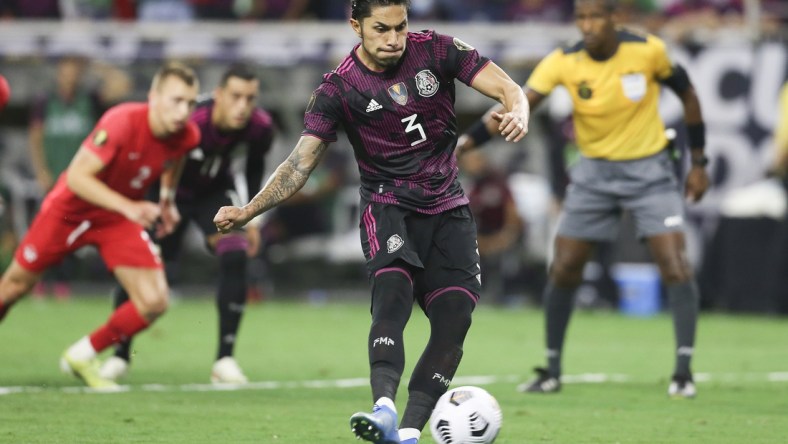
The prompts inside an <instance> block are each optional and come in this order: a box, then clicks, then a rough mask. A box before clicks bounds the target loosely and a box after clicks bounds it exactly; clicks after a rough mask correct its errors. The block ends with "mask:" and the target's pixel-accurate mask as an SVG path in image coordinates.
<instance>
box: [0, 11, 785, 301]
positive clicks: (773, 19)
mask: <svg viewBox="0 0 788 444" xmlns="http://www.w3.org/2000/svg"><path fill="white" fill-rule="evenodd" d="M620 3H621V4H622V7H623V11H624V13H625V21H626V22H627V23H629V24H630V25H632V26H634V27H638V28H641V29H645V30H648V31H651V32H655V33H657V34H658V35H660V36H661V37H663V38H664V39H666V41H667V42H668V43H669V46H670V52H671V53H672V55H673V57H674V58H675V60H676V61H679V62H681V63H682V64H683V65H684V66H686V67H687V69H688V71H689V73H690V75H691V77H692V79H693V81H694V83H695V85H696V88H697V89H698V93H699V96H700V99H701V104H702V106H703V112H704V117H705V120H706V126H707V129H708V135H707V138H708V147H707V151H708V152H709V155H710V157H711V164H710V171H711V173H712V178H713V187H712V189H711V190H710V192H709V193H708V195H707V196H706V198H705V199H704V200H703V202H702V203H700V204H698V205H693V206H691V207H689V209H688V211H689V214H690V216H691V219H692V225H691V229H690V231H689V233H688V236H689V239H690V243H691V247H690V251H691V255H692V258H691V259H692V262H693V263H694V265H695V268H696V270H697V272H698V275H699V279H700V282H701V286H702V289H703V297H704V301H703V305H704V308H706V309H708V310H721V311H737V312H738V311H748V312H756V313H770V314H775V313H783V314H785V313H788V285H785V283H786V282H785V279H786V276H788V273H786V272H785V270H786V269H787V268H788V262H787V261H788V257H787V256H788V229H787V228H786V223H785V222H784V220H785V217H784V216H785V206H786V205H785V192H784V189H783V188H782V187H780V186H777V185H776V184H775V183H772V182H770V181H765V180H764V178H765V176H766V172H767V171H768V169H769V167H770V166H771V164H772V161H773V158H774V154H775V148H774V146H773V145H774V144H773V133H774V131H775V129H776V125H777V117H778V93H779V91H780V89H781V87H782V85H783V84H784V83H785V81H786V78H788V47H787V46H786V38H788V24H787V23H788V2H785V1H780V0H777V1H768V0H760V1H759V0H699V1H687V2H682V1H674V0H622V1H621V2H620ZM347 8H348V6H347V2H344V1H331V0H315V1H309V0H291V1H272V0H235V1H232V0H138V1H134V0H103V1H102V0H59V1H58V0H36V1H27V0H25V1H21V0H0V17H2V21H0V73H2V74H3V75H4V76H5V77H6V78H8V80H9V82H10V84H11V88H12V90H13V93H12V97H11V101H10V104H9V106H8V107H7V108H6V109H5V110H4V111H3V112H2V114H1V115H0V146H1V148H0V171H1V172H0V175H1V176H0V187H2V193H3V196H4V198H5V208H4V212H3V220H2V230H3V234H2V242H0V250H1V251H2V253H1V254H0V259H2V261H3V263H7V261H8V259H9V257H10V255H11V254H12V252H13V248H14V245H15V242H16V239H18V237H19V236H20V235H21V234H23V233H24V231H25V229H26V226H27V223H28V221H29V220H30V215H31V214H32V212H34V211H35V209H36V206H37V204H38V202H39V200H40V198H41V195H42V190H41V188H40V186H39V185H38V183H37V181H36V179H35V174H34V171H33V168H32V166H31V163H30V155H29V123H30V116H31V113H32V112H33V108H34V103H35V100H36V98H37V97H39V96H41V95H44V94H48V93H49V92H51V91H52V90H53V89H54V85H55V82H56V76H57V75H56V72H57V71H56V66H57V63H58V61H59V60H61V59H63V58H64V57H77V58H80V59H82V60H83V61H84V62H86V67H85V71H84V72H83V75H82V76H81V78H80V84H82V85H83V86H84V87H85V88H88V89H92V90H96V91H101V93H102V94H103V95H104V97H105V99H106V100H107V101H108V102H109V103H112V102H117V101H121V100H144V99H145V93H146V90H147V87H148V85H149V79H150V77H151V75H152V73H153V72H154V70H155V69H156V67H157V66H158V65H159V64H160V63H161V62H162V61H163V60H168V59H179V60H183V61H186V62H188V63H190V64H191V65H192V66H194V67H195V68H196V69H197V70H198V72H199V75H200V77H201V81H202V89H203V91H209V90H210V89H211V88H212V87H213V86H214V85H215V84H216V83H217V81H218V79H219V75H220V74H221V72H222V71H223V69H224V68H225V67H226V66H228V65H229V64H230V63H233V62H235V61H246V62H249V63H251V64H253V65H254V66H255V67H256V69H257V70H258V72H259V74H260V77H261V84H262V88H261V99H260V105H262V106H263V107H264V108H266V109H267V110H269V111H270V112H271V113H272V114H273V115H274V116H275V120H276V123H277V126H278V128H279V130H280V132H279V135H278V137H277V140H276V143H275V150H274V152H272V153H270V154H269V156H268V158H267V161H268V162H267V163H268V170H269V171H270V170H271V168H272V167H275V166H276V165H277V164H278V163H279V162H280V161H281V160H282V159H283V158H284V157H285V156H286V154H287V153H289V151H290V150H291V148H292V146H293V144H294V143H295V141H296V140H297V138H298V136H299V134H300V130H301V128H302V117H303V111H304V108H305V105H306V102H307V99H308V98H309V95H310V93H311V91H312V89H313V88H314V87H315V86H316V85H317V84H318V83H319V81H320V76H321V75H322V74H323V73H324V72H326V71H328V70H331V69H332V68H333V67H334V66H336V64H337V63H338V61H339V60H340V59H341V58H342V57H343V56H345V55H346V54H347V53H348V51H349V50H350V48H351V47H352V46H353V45H354V44H355V43H356V40H357V38H356V36H355V35H354V34H353V33H352V32H351V30H350V28H349V26H348V25H347V23H346V21H345V17H346V13H347ZM571 9H572V2H571V1H569V0H566V1H564V0H495V1H494V0H488V1H481V0H413V5H412V11H411V28H412V29H414V30H418V29H425V28H434V29H436V30H438V31H439V32H442V33H446V34H451V35H456V36H458V37H460V38H462V39H463V40H464V41H466V42H468V43H470V44H471V45H473V46H475V47H477V48H478V49H479V50H480V52H481V53H482V54H484V55H487V56H489V57H491V58H492V59H493V60H494V61H496V62H497V63H498V64H500V65H501V66H502V67H504V69H506V70H507V72H508V73H509V74H510V75H511V76H512V77H513V78H514V79H515V80H516V81H517V82H518V83H524V81H525V80H526V79H527V77H528V75H529V72H530V70H531V69H532V68H533V67H534V65H535V63H536V62H537V61H538V60H539V59H540V58H541V57H543V56H544V55H546V54H547V53H548V52H549V51H550V50H551V49H553V48H554V47H555V46H557V45H560V44H562V43H566V42H569V41H571V40H573V39H575V38H577V36H578V34H577V32H576V30H575V29H574V27H573V24H572V21H571V13H572V11H571ZM491 105H492V102H491V101H490V100H487V99H485V98H484V97H481V96H480V95H478V94H473V93H472V92H470V90H469V89H468V88H463V87H460V88H458V97H457V109H458V112H459V116H458V117H459V123H460V128H461V129H463V128H466V127H467V126H468V125H469V124H470V123H471V122H473V121H474V120H475V119H476V118H478V117H479V116H480V115H481V114H482V113H483V112H484V111H486V110H487V109H488V108H489V106H491ZM661 110H662V114H663V116H664V117H665V121H666V122H667V124H668V126H669V127H670V128H671V129H673V130H674V131H675V132H676V134H677V143H679V145H681V144H682V143H683V126H682V124H681V120H682V110H681V106H680V102H679V101H678V100H677V99H676V98H675V97H674V96H673V95H672V93H670V92H665V94H664V96H663V100H662V103H661ZM569 113H570V103H569V101H568V99H567V98H566V97H564V96H562V95H561V94H554V95H553V97H551V99H550V101H549V103H548V104H547V106H542V107H541V108H540V109H539V111H538V112H536V113H535V115H534V116H533V122H532V124H531V134H530V135H529V136H528V137H527V139H526V140H525V141H524V142H522V143H520V144H518V145H517V146H514V147H512V146H507V145H505V144H503V143H500V142H498V143H492V144H491V146H490V147H489V148H487V149H486V153H487V155H488V156H489V157H490V158H491V160H492V163H493V164H494V165H495V166H496V167H497V168H499V169H500V170H502V171H503V172H505V173H506V174H507V176H508V178H509V183H510V186H511V187H512V189H513V192H514V194H515V197H516V201H517V204H518V209H519V213H520V215H521V217H522V218H523V220H524V221H525V226H526V234H525V235H524V236H523V237H522V239H521V241H520V245H518V246H517V248H515V251H514V253H513V255H512V256H511V257H510V258H509V259H507V261H506V263H505V264H503V265H501V267H503V268H506V269H507V270H509V271H508V272H507V273H504V274H505V276H503V277H502V278H501V279H506V280H508V282H507V283H506V285H505V290H503V291H505V293H506V294H504V295H503V297H502V298H501V299H499V300H497V302H501V303H504V304H521V303H526V304H532V303H533V304H538V303H539V298H540V294H541V287H542V285H543V279H544V277H543V276H544V270H545V263H546V261H547V247H548V244H549V240H550V233H551V230H552V227H553V225H554V222H555V214H556V212H555V202H556V198H557V197H560V195H561V190H562V187H563V185H564V184H563V183H562V180H563V179H562V178H563V176H562V171H561V170H562V165H563V161H564V160H565V157H566V156H569V154H567V153H570V152H571V149H572V145H571V129H570V128H567V126H568V123H567V120H568V119H567V117H568V115H569ZM330 151H331V152H332V153H333V154H332V158H331V160H327V161H325V162H324V165H323V167H322V170H321V173H318V174H316V175H315V177H313V178H312V179H311V180H310V184H309V185H308V186H307V189H306V190H305V192H304V193H303V197H304V198H303V199H302V200H301V201H300V202H301V203H300V204H294V205H292V206H291V207H290V208H288V209H286V210H283V211H282V212H281V214H278V215H276V216H275V217H273V218H272V219H274V220H272V221H271V223H269V224H267V225H266V227H265V228H263V230H264V233H263V235H264V238H265V239H266V242H267V245H266V248H265V249H264V253H263V254H262V255H261V257H260V258H259V260H258V261H256V263H255V265H254V270H253V271H254V273H255V280H254V282H252V283H251V285H252V288H253V289H255V290H257V291H259V292H260V293H262V294H264V296H265V297H268V298H312V299H314V300H317V301H325V300H326V299H327V298H328V300H330V299H331V298H343V299H346V298H353V299H358V300H359V301H366V300H367V291H366V289H367V285H366V279H365V274H364V270H363V263H362V260H363V257H362V256H361V251H360V247H359V245H358V234H357V230H356V225H357V214H356V211H357V208H356V205H357V196H358V192H357V186H356V181H357V172H356V171H355V166H354V163H353V162H352V160H351V156H352V153H351V150H350V147H349V145H348V144H347V143H346V141H343V140H340V142H338V143H337V144H335V145H334V146H333V147H332V148H331V149H330ZM680 167H681V165H679V168H680ZM305 221H309V223H308V224H305V223H304V222H305ZM607 256H608V257H606V258H602V259H600V260H599V262H598V263H596V262H595V263H592V264H591V265H590V266H589V269H588V270H587V271H588V273H587V275H588V281H589V282H588V285H587V286H585V287H584V290H583V292H581V297H580V298H579V302H578V303H579V304H584V305H586V306H588V307H592V308H593V307H611V306H612V307H615V306H616V304H617V303H618V302H617V301H618V298H619V297H621V296H622V294H623V293H626V294H623V296H624V297H633V296H632V295H630V294H629V293H627V292H629V291H630V290H626V291H625V292H622V291H621V290H623V289H624V288H623V287H619V286H616V285H612V286H611V285H610V282H608V283H607V284H605V282H603V281H604V279H603V278H609V276H607V274H606V273H605V272H604V270H606V269H608V267H607V266H608V265H610V264H622V263H623V264H631V263H635V264H648V263H649V258H648V256H647V254H646V253H645V251H644V250H643V249H642V246H641V245H639V244H638V243H637V242H635V241H633V240H632V239H631V232H629V231H628V230H626V229H625V230H624V231H623V233H622V239H621V240H620V241H619V242H618V243H617V244H616V245H614V246H613V248H612V251H611V253H610V254H609V255H607ZM176 265H177V266H175V267H172V270H171V274H172V276H171V278H172V281H173V286H174V288H175V289H176V290H177V291H178V292H179V293H180V294H181V295H183V296H184V297H188V295H190V294H207V293H210V291H211V290H210V288H209V286H212V283H213V281H212V279H213V276H214V273H213V272H212V270H213V267H215V264H214V261H213V260H212V259H211V256H210V255H209V254H208V253H207V252H206V251H205V249H204V248H203V246H202V242H201V240H200V236H199V235H198V234H197V233H196V232H195V233H194V235H193V236H191V237H190V243H189V246H188V253H187V254H186V255H184V256H183V258H182V260H181V261H180V262H179V263H178V264H176ZM295 267H297V269H298V270H299V276H306V278H300V279H295V278H294V273H293V272H292V271H293V270H294V269H296V268H295ZM611 269H612V270H614V271H615V270H619V273H618V275H616V274H615V273H614V277H617V278H618V279H624V280H626V279H627V277H626V276H625V277H622V276H621V274H625V273H626V271H627V270H632V268H627V267H619V268H615V267H612V268H611ZM600 270H602V271H600ZM622 270H623V271H622ZM638 270H641V271H642V270H644V268H642V267H641V268H638ZM645 270H646V278H645V279H646V281H648V282H647V283H646V284H645V285H646V286H648V285H653V284H654V280H653V278H654V276H655V275H654V270H653V269H650V268H648V267H646V268H645ZM68 275H69V276H68V277H69V279H70V281H71V284H72V285H73V287H74V289H75V290H73V293H74V294H83V293H99V294H104V291H105V290H106V289H108V288H109V286H110V285H111V281H110V277H109V276H108V274H107V273H106V271H105V270H104V269H103V265H102V264H101V262H100V260H98V259H97V257H96V256H95V253H93V252H91V251H84V252H82V254H81V255H80V258H79V259H78V260H77V261H76V262H75V263H74V264H72V265H71V268H69V271H68ZM632 277H633V276H629V278H632ZM608 280H609V279H608ZM649 282H650V283H649ZM643 288H645V287H643ZM641 290H642V292H645V293H644V294H650V293H649V291H650V290H648V289H647V288H646V289H642V288H641ZM41 291H42V292H45V291H46V289H41Z"/></svg>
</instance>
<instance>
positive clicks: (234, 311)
mask: <svg viewBox="0 0 788 444" xmlns="http://www.w3.org/2000/svg"><path fill="white" fill-rule="evenodd" d="M216 305H217V308H218V309H219V350H218V352H217V354H216V359H217V360H218V359H221V358H223V357H225V356H232V355H233V349H234V347H235V338H236V336H237V334H238V328H239V327H240V325H241V317H242V316H243V312H244V307H245V305H246V251H243V250H231V251H227V252H225V253H222V254H219V289H218V294H217V296H216Z"/></svg>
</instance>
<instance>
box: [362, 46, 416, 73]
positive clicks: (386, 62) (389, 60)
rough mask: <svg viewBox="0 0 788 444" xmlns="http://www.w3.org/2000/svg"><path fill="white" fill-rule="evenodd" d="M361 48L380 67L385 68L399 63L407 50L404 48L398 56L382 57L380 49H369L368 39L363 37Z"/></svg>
mask: <svg viewBox="0 0 788 444" xmlns="http://www.w3.org/2000/svg"><path fill="white" fill-rule="evenodd" d="M361 50H362V51H364V52H365V53H366V54H367V56H368V57H369V58H370V59H372V60H373V61H374V62H375V63H376V64H377V65H378V66H379V67H381V68H383V69H384V70H387V69H391V68H393V67H395V66H397V65H398V64H399V61H400V60H401V59H402V56H403V54H405V50H404V48H403V50H402V52H400V54H399V55H398V56H396V57H393V56H392V57H386V58H381V57H378V56H377V55H376V54H378V51H374V52H372V51H370V50H369V49H367V45H366V40H365V39H361Z"/></svg>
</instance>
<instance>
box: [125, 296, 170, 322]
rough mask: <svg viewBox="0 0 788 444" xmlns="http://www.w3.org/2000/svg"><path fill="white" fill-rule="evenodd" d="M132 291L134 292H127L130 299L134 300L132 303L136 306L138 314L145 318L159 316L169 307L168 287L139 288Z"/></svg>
mask: <svg viewBox="0 0 788 444" xmlns="http://www.w3.org/2000/svg"><path fill="white" fill-rule="evenodd" d="M134 293H135V292H129V294H130V295H131V299H132V300H133V301H134V305H135V306H136V307H137V310H139V312H140V314H141V315H142V316H144V317H145V318H147V319H155V318H157V317H159V316H161V315H162V314H164V312H166V311H167V308H168V307H169V297H168V293H169V289H167V288H163V289H149V290H143V289H141V290H139V293H137V294H134Z"/></svg>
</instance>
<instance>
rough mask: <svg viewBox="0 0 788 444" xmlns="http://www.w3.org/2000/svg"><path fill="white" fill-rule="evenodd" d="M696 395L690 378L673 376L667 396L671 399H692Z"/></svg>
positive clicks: (693, 383) (696, 392)
mask: <svg viewBox="0 0 788 444" xmlns="http://www.w3.org/2000/svg"><path fill="white" fill-rule="evenodd" d="M697 395H698V390H697V389H696V388H695V382H693V380H692V376H678V375H673V378H672V380H671V382H670V385H669V386H668V396H670V397H671V398H673V399H692V398H694V397H695V396H697Z"/></svg>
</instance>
